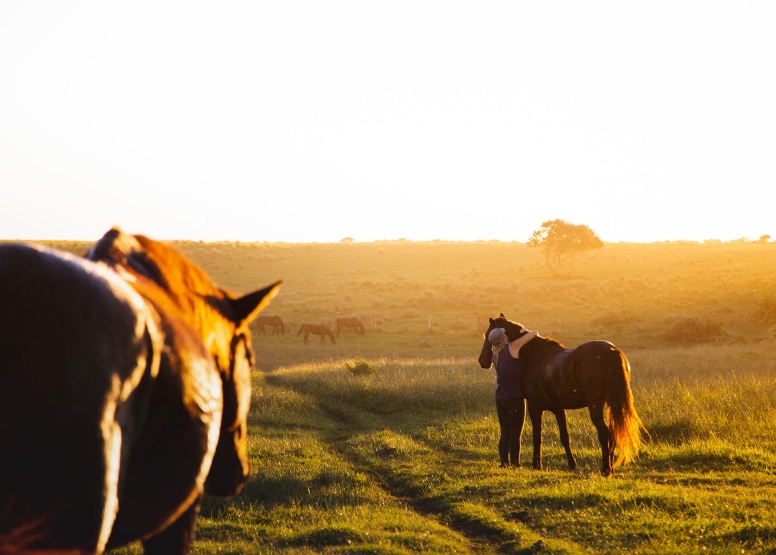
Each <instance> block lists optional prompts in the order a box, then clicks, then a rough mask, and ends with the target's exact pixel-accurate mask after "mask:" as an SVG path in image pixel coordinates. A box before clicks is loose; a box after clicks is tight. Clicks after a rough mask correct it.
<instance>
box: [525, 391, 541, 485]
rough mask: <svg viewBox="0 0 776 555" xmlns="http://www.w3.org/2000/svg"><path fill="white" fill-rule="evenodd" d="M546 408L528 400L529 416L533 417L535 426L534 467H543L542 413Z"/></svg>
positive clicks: (532, 423)
mask: <svg viewBox="0 0 776 555" xmlns="http://www.w3.org/2000/svg"><path fill="white" fill-rule="evenodd" d="M543 413H544V410H543V409H542V408H540V407H538V406H536V405H534V404H531V402H530V401H529V402H528V416H530V417H531V426H532V427H533V448H534V454H533V468H534V470H541V468H542V414H543Z"/></svg>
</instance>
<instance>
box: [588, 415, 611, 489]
mask: <svg viewBox="0 0 776 555" xmlns="http://www.w3.org/2000/svg"><path fill="white" fill-rule="evenodd" d="M590 420H592V421H593V425H594V426H595V429H596V430H597V431H598V442H599V443H600V444H601V474H603V475H604V476H611V474H612V447H613V446H612V437H611V434H610V433H609V427H608V426H607V425H606V420H605V419H604V407H603V404H602V405H600V406H594V405H591V406H590Z"/></svg>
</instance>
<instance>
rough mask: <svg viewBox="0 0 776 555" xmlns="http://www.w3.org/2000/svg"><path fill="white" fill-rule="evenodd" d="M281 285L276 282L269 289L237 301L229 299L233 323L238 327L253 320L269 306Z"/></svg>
mask: <svg viewBox="0 0 776 555" xmlns="http://www.w3.org/2000/svg"><path fill="white" fill-rule="evenodd" d="M281 283H282V282H280V281H278V282H277V283H273V284H272V285H270V286H269V287H265V288H264V289H259V290H258V291H254V292H253V293H248V294H247V295H243V296H242V297H240V298H238V299H229V302H230V304H231V305H232V310H234V323H235V324H237V325H240V324H245V323H247V322H250V321H251V320H253V319H254V318H255V317H256V315H257V314H258V313H259V312H261V311H262V309H263V308H264V307H265V306H267V304H269V302H270V301H271V300H272V297H274V296H275V295H277V292H278V289H280V284H281Z"/></svg>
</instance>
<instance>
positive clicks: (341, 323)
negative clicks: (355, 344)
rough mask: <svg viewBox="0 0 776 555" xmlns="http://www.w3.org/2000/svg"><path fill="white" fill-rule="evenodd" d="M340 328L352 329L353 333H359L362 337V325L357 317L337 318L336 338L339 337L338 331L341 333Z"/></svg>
mask: <svg viewBox="0 0 776 555" xmlns="http://www.w3.org/2000/svg"><path fill="white" fill-rule="evenodd" d="M342 328H354V329H355V331H357V332H358V333H360V334H361V335H364V331H365V329H364V324H362V323H361V320H360V319H359V318H358V316H352V317H350V318H337V337H339V336H340V331H342Z"/></svg>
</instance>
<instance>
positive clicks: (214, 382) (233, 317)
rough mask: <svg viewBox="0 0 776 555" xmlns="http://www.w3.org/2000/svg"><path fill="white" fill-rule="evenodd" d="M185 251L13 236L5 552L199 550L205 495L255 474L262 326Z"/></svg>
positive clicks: (223, 491) (6, 267)
mask: <svg viewBox="0 0 776 555" xmlns="http://www.w3.org/2000/svg"><path fill="white" fill-rule="evenodd" d="M278 287H279V284H274V285H271V286H269V287H267V288H265V289H261V290H258V291H255V292H253V293H249V294H247V295H244V296H241V297H237V296H234V295H232V294H231V293H229V292H227V291H225V290H223V289H221V288H219V287H217V286H216V285H214V284H213V283H212V282H211V281H210V278H209V277H208V276H207V275H206V274H205V272H203V271H202V270H201V269H200V268H198V267H197V266H195V265H194V264H192V263H191V262H189V261H188V260H187V259H185V258H184V257H183V256H182V255H180V254H179V253H177V252H176V251H175V250H173V249H171V248H170V247H168V246H165V245H163V244H161V243H158V242H156V241H153V240H151V239H148V238H146V237H143V236H141V235H134V236H133V235H127V234H125V233H123V232H122V231H121V230H119V229H117V228H114V229H112V230H110V231H108V233H106V234H105V236H103V237H102V239H100V240H99V241H98V242H97V243H96V244H95V245H93V247H92V248H91V250H90V251H89V253H88V254H87V256H86V259H79V258H76V257H73V256H71V255H69V254H66V253H62V252H57V251H55V250H52V249H48V248H45V247H41V246H36V245H29V244H6V245H2V246H0V307H2V310H0V352H1V353H2V357H0V453H2V456H0V553H102V552H103V551H104V550H106V549H112V548H113V547H117V546H120V545H124V544H127V543H130V542H134V541H137V540H142V542H143V547H144V551H145V553H147V554H184V553H187V552H188V546H189V543H190V542H191V539H192V535H193V530H194V524H195V520H196V517H197V514H198V512H199V507H200V504H201V501H202V495H203V492H208V493H211V494H214V495H221V496H231V495H234V494H236V493H238V492H239V491H240V490H241V489H242V487H243V485H244V484H245V483H246V481H247V479H248V477H249V474H250V463H249V461H248V457H247V443H246V432H247V416H248V405H249V402H250V396H251V393H250V387H251V386H250V372H251V364H252V352H251V347H250V344H251V341H250V334H249V331H248V323H249V322H250V321H251V319H252V318H253V317H255V316H256V314H257V313H258V312H259V311H260V310H261V309H262V308H263V307H264V306H265V305H266V303H267V302H269V300H270V299H271V298H272V297H273V296H274V294H275V292H276V291H277V288H278Z"/></svg>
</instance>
